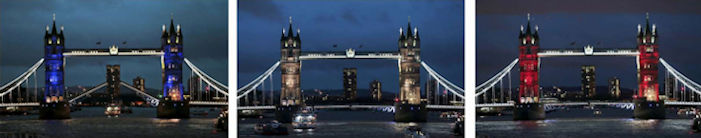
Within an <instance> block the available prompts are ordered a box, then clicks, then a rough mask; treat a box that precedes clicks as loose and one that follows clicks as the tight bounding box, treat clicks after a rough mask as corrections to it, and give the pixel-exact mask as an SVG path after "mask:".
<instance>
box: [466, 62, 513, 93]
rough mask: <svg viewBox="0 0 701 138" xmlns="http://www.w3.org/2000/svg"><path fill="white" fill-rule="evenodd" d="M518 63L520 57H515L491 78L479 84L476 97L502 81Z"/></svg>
mask: <svg viewBox="0 0 701 138" xmlns="http://www.w3.org/2000/svg"><path fill="white" fill-rule="evenodd" d="M517 63H518V58H516V59H514V60H513V61H511V63H509V65H507V66H506V67H504V69H502V70H501V71H499V72H498V73H497V74H495V75H494V76H493V77H492V78H489V80H487V81H485V82H484V83H482V84H480V85H478V86H477V87H476V88H475V91H476V92H477V93H475V97H477V96H480V95H482V94H484V93H485V92H487V90H489V89H492V88H494V85H496V84H497V83H498V82H500V81H501V80H502V79H504V77H505V76H506V75H507V74H509V73H510V72H511V70H512V69H513V68H514V67H515V66H516V64H517Z"/></svg>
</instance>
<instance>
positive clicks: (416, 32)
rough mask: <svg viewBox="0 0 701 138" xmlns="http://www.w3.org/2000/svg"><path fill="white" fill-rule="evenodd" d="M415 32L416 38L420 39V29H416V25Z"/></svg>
mask: <svg viewBox="0 0 701 138" xmlns="http://www.w3.org/2000/svg"><path fill="white" fill-rule="evenodd" d="M414 33H415V34H414V39H416V40H419V29H416V27H414Z"/></svg>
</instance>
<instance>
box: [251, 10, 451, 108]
mask: <svg viewBox="0 0 701 138" xmlns="http://www.w3.org/2000/svg"><path fill="white" fill-rule="evenodd" d="M406 30H408V31H404V28H400V29H399V39H398V40H397V44H398V45H397V48H398V50H396V51H355V49H346V50H345V51H302V49H301V47H302V43H301V37H300V34H299V32H300V30H299V28H297V31H296V34H295V33H293V26H292V17H290V24H289V27H288V28H287V31H286V29H283V31H282V36H281V38H280V60H279V61H278V62H276V63H275V64H273V66H272V67H270V68H269V69H268V70H266V71H265V72H264V73H263V74H261V75H260V76H258V77H257V78H255V79H254V80H253V81H251V82H250V83H248V84H247V85H245V86H243V87H241V88H239V89H238V91H237V93H238V94H237V95H238V96H237V98H238V99H241V98H244V99H246V100H244V101H247V99H248V96H253V97H255V98H258V96H257V95H256V94H257V93H256V92H254V93H253V94H251V93H250V92H252V91H256V90H257V89H262V90H265V89H268V88H269V89H270V92H271V93H270V94H269V95H270V97H271V100H272V95H273V94H272V92H273V90H272V89H273V88H272V79H273V72H274V71H275V69H276V68H277V67H278V66H279V67H280V72H281V83H282V85H281V87H280V99H279V100H280V102H279V103H280V104H279V105H274V106H273V105H254V106H239V108H238V109H251V110H264V109H274V110H275V116H276V119H277V120H279V121H281V122H290V121H291V120H292V115H293V114H294V113H295V112H297V111H298V110H299V109H300V108H302V107H305V106H307V105H306V104H305V103H304V100H303V98H302V95H301V88H300V83H301V81H300V75H301V74H300V71H301V67H302V63H303V62H302V61H304V60H326V59H345V60H356V59H389V60H396V61H397V67H398V68H399V69H398V71H399V86H400V88H399V91H400V93H399V97H398V99H396V101H395V104H394V105H382V107H392V110H393V111H394V120H395V121H399V122H424V121H426V117H427V111H428V108H436V109H454V110H459V109H463V106H438V105H427V103H426V102H422V101H421V86H420V84H421V83H420V73H419V71H420V68H421V67H423V68H424V69H425V70H426V71H428V74H429V75H430V76H429V77H430V78H434V79H436V80H438V81H437V83H436V84H435V85H436V87H438V86H442V87H444V88H445V89H446V90H447V91H450V93H451V94H453V95H456V96H458V97H460V98H461V99H462V98H463V97H464V89H463V88H462V87H458V86H457V85H455V84H453V83H451V82H450V81H448V80H446V79H445V78H443V77H442V76H441V75H440V74H438V73H437V72H436V71H434V70H433V69H431V68H430V67H429V66H428V64H426V61H422V60H421V59H420V55H421V54H420V51H421V50H420V49H421V43H420V37H419V32H418V29H417V28H413V31H412V27H411V23H410V22H409V23H408V24H407V28H406ZM266 80H268V81H269V82H270V84H268V85H267V86H269V87H266V85H265V83H264V82H266ZM263 94H265V92H263ZM263 97H264V98H263V99H265V97H266V96H265V95H263ZM271 104H272V103H271ZM313 107H314V108H316V107H322V108H335V107H338V108H351V107H363V108H365V107H367V108H376V106H365V105H329V106H313ZM378 108H379V107H378Z"/></svg>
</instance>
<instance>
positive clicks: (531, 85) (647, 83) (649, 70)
mask: <svg viewBox="0 0 701 138" xmlns="http://www.w3.org/2000/svg"><path fill="white" fill-rule="evenodd" d="M528 16H529V17H528V22H527V23H526V27H525V30H524V27H523V26H521V31H520V33H519V37H518V40H519V41H518V42H519V47H518V48H519V55H518V58H516V59H514V60H513V61H512V62H511V63H510V64H508V65H507V66H506V67H505V68H504V69H503V70H501V71H500V72H498V73H497V74H496V75H495V76H493V77H492V78H490V79H489V80H487V81H485V82H483V83H482V84H481V85H478V86H477V87H476V95H475V96H476V97H477V99H478V101H477V107H513V108H514V120H540V119H544V118H545V112H544V110H546V108H548V107H549V106H553V105H558V106H567V105H581V104H586V105H589V104H592V103H559V104H558V103H547V104H544V103H543V102H541V101H540V95H541V94H539V93H540V85H539V84H538V82H539V74H540V73H542V72H540V71H539V69H540V66H541V60H542V58H546V57H563V56H621V57H634V58H635V62H636V64H637V66H636V69H637V76H638V79H637V80H638V88H637V90H638V91H637V93H636V94H635V95H634V100H633V102H632V103H615V104H613V103H601V104H613V105H621V106H620V107H630V109H633V110H634V117H635V118H642V119H663V118H665V110H664V108H665V106H688V105H701V102H698V101H694V100H692V101H669V102H667V103H665V101H664V100H661V99H660V98H659V89H660V88H659V83H658V76H659V73H658V72H659V69H660V68H659V67H658V66H659V65H662V66H661V67H664V71H665V72H666V73H665V74H666V75H665V77H666V78H665V80H666V81H670V80H671V81H673V82H671V83H672V85H674V86H669V87H672V88H671V89H670V90H671V91H673V92H672V93H675V92H676V91H677V90H680V91H682V93H686V91H689V90H690V92H691V93H693V95H699V94H701V89H700V88H701V87H700V86H701V85H698V84H697V83H696V82H694V81H692V80H691V79H689V78H687V77H685V76H684V75H683V74H681V73H680V72H678V71H677V70H676V69H674V67H672V66H671V65H670V64H668V63H667V62H666V61H665V60H664V59H662V58H661V57H660V54H659V51H658V42H657V41H656V39H657V37H658V34H657V26H656V25H655V24H650V21H649V16H648V17H646V19H645V25H644V26H641V25H638V31H637V36H636V38H637V39H636V40H635V41H636V42H637V46H635V47H634V48H622V49H620V48H619V49H596V48H594V47H592V46H590V45H587V46H585V47H583V48H582V49H541V48H540V43H539V42H540V39H539V34H538V26H537V25H535V26H534V29H531V28H532V27H531V20H530V14H529V15H528ZM516 65H518V71H519V88H518V90H519V93H518V97H517V98H511V85H510V83H511V77H510V76H511V71H512V70H513V69H514V68H515V67H516ZM507 76H508V77H507ZM505 78H507V79H508V82H509V85H508V88H507V91H508V93H509V94H508V97H504V95H505V94H504V87H503V85H502V84H503V81H505V80H504V79H505ZM496 84H499V85H498V87H497V85H496ZM497 89H498V90H499V93H500V94H499V95H500V96H501V97H496V93H497V92H496V90H497ZM687 89H689V90H687ZM490 90H491V100H488V98H487V97H488V96H489V94H488V93H490V92H489V91H490ZM666 90H667V89H666ZM670 90H668V91H670ZM480 96H481V97H482V99H481V101H480V98H479V97H480ZM490 102H491V103H490ZM622 105H631V106H622Z"/></svg>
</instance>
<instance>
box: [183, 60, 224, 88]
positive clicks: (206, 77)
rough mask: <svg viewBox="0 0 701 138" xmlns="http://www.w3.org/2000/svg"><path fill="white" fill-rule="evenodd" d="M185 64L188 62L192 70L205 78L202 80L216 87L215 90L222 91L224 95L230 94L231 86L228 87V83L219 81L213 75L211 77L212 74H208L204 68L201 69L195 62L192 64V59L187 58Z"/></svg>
mask: <svg viewBox="0 0 701 138" xmlns="http://www.w3.org/2000/svg"><path fill="white" fill-rule="evenodd" d="M185 64H187V66H188V67H190V70H192V71H193V72H194V73H195V74H196V75H197V76H199V77H200V78H203V79H202V80H203V81H204V82H205V83H207V84H208V85H210V86H214V87H213V88H214V89H215V90H217V92H219V93H222V94H224V95H229V93H228V91H229V87H227V86H226V85H224V84H222V83H220V82H219V81H217V80H215V79H213V78H212V77H210V76H209V75H207V74H206V73H204V72H202V70H200V69H199V68H197V66H195V65H194V64H192V63H191V62H190V60H188V59H187V58H185Z"/></svg>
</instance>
